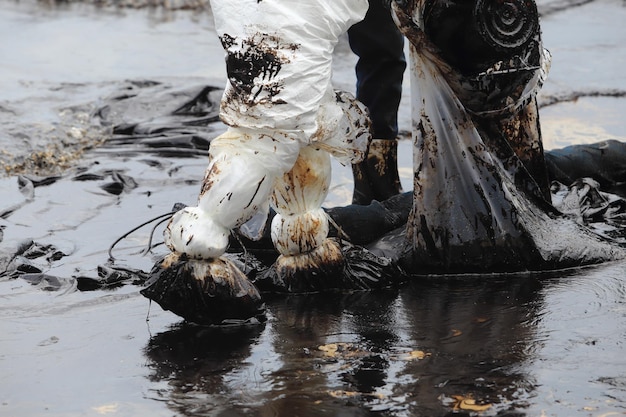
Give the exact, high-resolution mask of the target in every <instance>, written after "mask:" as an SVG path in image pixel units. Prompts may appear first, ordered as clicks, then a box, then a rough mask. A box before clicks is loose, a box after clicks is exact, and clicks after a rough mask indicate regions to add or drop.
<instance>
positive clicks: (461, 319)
mask: <svg viewBox="0 0 626 417" xmlns="http://www.w3.org/2000/svg"><path fill="white" fill-rule="evenodd" d="M561 5H562V6H564V7H563V8H561V7H560V6H561ZM557 6H558V7H557ZM0 9H1V10H0V39H3V40H10V41H3V42H0V56H2V57H11V59H10V60H8V61H7V64H6V65H3V66H1V67H0V89H1V90H0V91H2V92H3V93H2V96H0V144H1V145H2V150H3V152H1V153H2V155H0V161H2V163H3V166H4V167H5V168H9V171H8V173H7V175H6V176H4V177H2V178H0V195H1V196H2V198H1V200H0V213H1V215H0V271H5V272H4V273H2V274H1V275H0V372H1V374H2V375H3V378H2V379H1V380H0V415H3V416H5V415H6V416H20V417H21V416H92V415H93V416H96V415H118V416H138V415H151V416H171V415H180V416H214V415H221V416H238V415H253V416H254V415H259V416H260V415H263V416H266V415H277V416H287V415H302V416H338V415H341V416H372V415H382V416H443V415H449V414H451V415H472V414H473V413H474V414H475V413H477V411H472V409H474V410H483V411H481V412H480V415H503V416H504V415H510V416H513V415H514V416H526V415H527V416H542V415H545V416H617V415H624V414H625V413H626V376H625V370H626V360H625V359H624V357H625V353H626V346H625V342H624V340H626V281H625V279H624V277H625V276H626V264H625V263H623V262H621V263H613V264H606V265H601V266H597V267H593V268H585V269H580V270H571V271H565V272H560V273H554V274H546V275H528V276H516V277H514V276H492V277H487V278H485V279H480V280H471V281H460V280H445V281H433V282H428V281H427V282H415V283H412V284H410V285H408V286H405V287H402V288H399V289H396V290H388V291H378V292H372V293H362V294H359V293H356V294H348V295H339V294H331V295H328V294H324V295H307V296H292V297H287V298H276V299H269V300H268V303H267V306H268V321H267V322H266V323H263V324H251V325H249V326H246V327H231V328H207V327H198V326H193V325H187V324H184V323H182V322H181V320H180V319H179V318H178V317H176V316H174V315H173V314H171V313H169V312H164V311H162V310H161V309H160V308H159V307H158V306H157V305H154V304H153V305H152V306H150V305H149V303H148V301H147V300H146V299H145V298H143V297H142V296H141V295H139V292H138V291H139V289H140V286H139V285H138V284H137V282H136V281H137V280H138V279H139V278H140V276H141V275H140V274H138V273H137V271H141V270H143V271H147V270H149V268H150V267H151V265H152V263H153V262H154V260H155V259H156V258H157V257H158V255H159V254H161V253H163V251H164V249H163V247H162V246H157V247H155V248H154V249H153V250H152V252H150V253H148V254H146V255H144V254H142V252H143V251H144V249H145V248H146V246H147V245H148V239H149V232H150V228H149V227H146V228H142V229H140V230H139V231H138V232H136V233H133V234H131V235H129V236H128V237H127V238H126V239H124V240H122V241H121V242H120V244H119V245H118V246H117V247H116V248H115V249H114V251H113V255H114V257H115V261H114V262H110V261H109V255H108V253H107V251H108V248H109V247H110V245H111V244H112V243H113V242H114V241H115V240H116V239H117V238H118V237H120V236H122V235H123V234H124V233H126V232H127V231H129V230H130V229H131V228H133V227H135V226H137V225H139V224H141V223H143V222H144V221H146V220H148V219H150V218H153V217H155V216H158V215H160V214H162V213H166V212H168V211H170V209H171V208H172V206H173V204H174V203H176V202H183V203H186V204H193V202H194V201H195V199H196V196H197V193H198V190H199V183H200V180H201V178H202V174H203V171H204V168H205V166H206V157H205V154H206V146H207V142H208V141H209V140H210V139H211V138H212V137H214V136H216V135H217V134H218V133H219V132H221V131H222V130H223V128H224V127H223V126H222V125H221V124H220V123H219V122H217V121H212V122H209V123H206V122H205V123H203V124H202V125H201V126H200V127H199V126H197V124H193V123H194V122H197V121H199V120H202V119H203V118H205V119H207V120H209V119H210V120H213V119H211V118H212V117H214V116H215V112H216V107H215V106H211V105H210V103H209V104H207V106H206V108H204V109H203V110H204V116H202V115H200V113H197V114H193V115H187V116H177V117H173V116H172V115H171V112H172V111H173V110H175V109H176V108H177V107H178V106H179V105H180V104H181V103H184V102H185V100H186V99H189V98H190V97H192V96H193V95H194V94H197V93H199V92H200V91H202V88H203V87H204V86H207V85H212V86H216V87H221V85H222V84H223V79H224V72H223V66H222V62H223V61H222V53H221V47H220V46H219V43H218V40H217V39H216V37H215V36H214V32H213V26H212V21H211V16H210V13H209V12H208V11H202V12H197V11H166V10H163V9H143V10H133V9H117V8H107V9H104V10H103V9H99V8H94V7H93V6H91V5H88V4H70V5H60V6H54V7H47V6H45V5H44V4H43V3H35V2H19V3H17V2H13V1H4V0H2V1H0ZM540 10H542V12H543V14H544V17H543V33H544V42H545V45H546V47H548V48H549V49H550V50H551V52H552V53H553V55H554V62H553V67H552V72H551V74H550V77H549V79H548V83H547V84H546V86H545V87H544V90H543V92H542V94H541V102H542V104H543V105H544V107H543V108H542V113H541V118H542V124H543V132H544V138H545V142H546V147H547V148H555V147H560V146H565V145H568V144H575V143H591V142H597V141H600V140H604V139H619V140H622V141H626V134H625V133H624V132H626V122H625V120H624V119H623V117H622V115H623V114H624V112H625V111H626V99H625V98H624V91H625V90H626V73H625V72H624V71H623V68H625V67H626V46H625V45H624V43H623V40H624V39H626V26H624V25H623V22H624V21H626V8H625V7H624V4H623V3H622V2H620V1H616V0H608V1H595V2H591V3H588V4H584V5H581V6H577V7H574V6H571V5H568V4H567V3H557V2H540ZM336 56H337V60H336V63H335V70H336V71H335V80H336V84H337V86H339V87H341V88H344V89H347V90H352V89H353V83H354V77H353V74H352V68H353V65H354V57H353V56H352V55H351V54H350V51H349V48H348V46H347V45H346V43H345V42H343V43H341V44H340V45H339V47H338V50H337V53H336ZM148 81H150V82H148ZM407 87H408V86H407ZM406 94H408V88H407V89H406ZM208 97H210V98H213V99H214V101H215V102H216V101H217V99H218V98H219V91H215V92H213V93H210V94H209V96H208ZM408 106H409V104H408V97H405V100H404V101H403V107H402V112H401V119H400V121H401V129H403V130H405V131H407V130H408V129H409V126H410V120H409V115H410V111H409V109H408ZM94 112H95V113H97V114H99V115H100V116H99V117H97V118H93V117H92V116H93V114H94ZM95 121H98V123H95ZM185 123H187V124H185ZM115 126H117V129H116V130H115V131H114V127H115ZM124 126H125V127H126V130H124V129H122V127H124ZM190 126H193V128H192V127H190ZM131 131H132V132H131ZM129 132H131V133H129ZM401 146H402V147H403V150H404V152H400V155H401V160H400V164H401V165H402V169H401V173H402V177H403V178H402V179H403V186H404V187H405V189H407V190H408V189H410V188H411V183H410V179H411V178H412V173H411V168H410V164H411V157H410V143H409V141H408V140H405V141H402V144H401ZM33 152H34V153H35V154H37V155H39V157H40V159H39V160H38V162H39V163H32V162H28V163H24V161H26V160H27V158H26V157H27V156H28V155H31V154H32V153H33ZM333 169H334V179H333V183H332V192H331V195H330V196H329V199H328V201H327V205H328V206H332V205H339V204H345V203H346V202H347V201H348V200H349V198H350V195H351V178H350V177H351V176H350V173H349V169H348V168H346V167H341V166H340V165H338V164H336V163H335V164H334V165H333ZM160 230H161V229H159V228H158V229H157V232H156V234H155V237H154V240H155V242H159V241H160V240H161V235H160ZM125 269H128V270H130V271H132V272H134V274H127V275H125ZM138 277H139V278H138ZM103 283H108V288H102V286H103ZM96 287H97V288H96ZM147 318H148V319H149V320H148V321H146V319H147ZM463 399H465V401H464V402H463V401H462V400H463ZM472 401H474V402H475V404H472ZM487 406H489V407H487Z"/></svg>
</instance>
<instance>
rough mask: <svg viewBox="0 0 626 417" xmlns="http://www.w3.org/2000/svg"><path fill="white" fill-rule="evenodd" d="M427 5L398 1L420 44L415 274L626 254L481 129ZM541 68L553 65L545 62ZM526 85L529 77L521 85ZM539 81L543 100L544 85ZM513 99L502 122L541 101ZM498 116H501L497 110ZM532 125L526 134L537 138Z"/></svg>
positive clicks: (414, 66)
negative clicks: (568, 211) (564, 212)
mask: <svg viewBox="0 0 626 417" xmlns="http://www.w3.org/2000/svg"><path fill="white" fill-rule="evenodd" d="M425 4H426V2H425V1H416V2H407V3H405V5H404V6H403V7H404V9H402V8H400V6H398V5H397V4H395V13H396V18H397V21H398V22H399V24H400V27H401V29H402V30H403V31H404V33H405V34H406V35H407V37H408V39H409V41H410V42H411V77H412V78H411V100H412V103H413V121H414V122H413V123H414V126H415V127H414V132H413V134H414V141H415V144H414V162H413V163H414V171H415V181H414V201H413V209H412V212H411V213H410V216H409V220H408V225H407V238H408V244H407V246H408V248H407V249H406V253H405V256H404V259H403V264H404V266H405V267H406V268H407V270H408V271H409V272H412V273H431V272H432V273H442V272H443V273H450V272H452V273H455V272H458V273H467V272H481V271H484V272H487V271H489V272H494V271H523V270H529V269H531V270H532V269H550V268H561V267H566V266H572V265H580V264H586V263H594V262H601V261H606V260H611V259H617V258H621V257H623V256H624V252H623V250H622V249H620V248H619V247H614V246H613V245H611V244H610V243H608V242H605V241H603V240H601V239H600V238H598V237H596V236H595V235H594V234H592V233H591V232H589V231H588V230H586V229H585V228H584V227H581V226H580V225H578V224H577V223H575V222H573V221H572V220H570V219H568V218H565V217H563V216H561V215H560V214H559V213H558V212H557V211H556V210H555V209H554V208H553V207H552V206H551V204H550V203H549V202H548V201H545V200H544V199H543V198H542V194H543V195H545V194H546V193H544V192H543V191H542V190H540V185H539V184H538V183H537V182H534V181H533V179H534V178H533V175H532V174H534V173H533V172H528V169H527V167H526V165H525V163H524V162H523V161H522V160H520V158H519V157H518V155H517V154H516V152H515V150H514V149H513V148H514V146H513V145H511V144H508V143H506V141H508V140H510V139H512V136H513V135H512V134H510V132H508V131H507V130H506V129H501V130H497V129H496V130H485V129H482V128H481V127H482V126H484V125H485V123H484V122H483V121H481V120H480V117H482V116H477V115H476V111H472V112H470V111H468V110H467V108H466V106H465V104H464V103H463V102H462V99H460V97H459V94H458V93H459V91H458V88H459V85H461V84H459V83H457V81H458V80H459V79H463V77H464V76H463V75H459V74H458V73H459V72H460V71H459V70H457V69H455V68H452V67H450V65H449V64H448V63H447V62H445V61H444V60H443V59H442V58H441V56H440V55H439V54H438V49H437V48H436V47H434V46H433V44H432V43H431V42H430V40H429V39H428V37H427V34H426V33H425V32H424V30H423V28H421V27H420V26H419V24H420V23H422V24H423V15H422V14H423V9H424V7H425ZM539 48H540V45H539ZM536 71H537V72H542V71H545V69H544V68H542V67H541V66H539V67H538V68H537V69H536ZM539 78H541V77H539ZM527 79H528V77H527V76H526V74H524V78H523V80H522V83H521V84H520V87H525V86H524V83H526V82H528V81H526V80H527ZM531 80H535V81H533V82H535V83H536V85H535V88H534V93H533V94H536V90H537V89H538V88H539V87H540V86H541V83H537V82H536V78H532V77H531ZM453 86H454V87H455V88H453ZM526 87H527V86H526ZM526 89H527V88H525V90H526ZM495 93H498V91H497V90H494V94H495ZM512 100H513V101H514V100H518V101H520V103H519V104H518V105H513V106H508V108H507V109H503V113H502V115H500V114H495V117H496V118H498V117H500V118H502V119H510V118H511V117H512V118H515V117H518V114H519V113H514V114H513V115H511V114H510V112H511V111H514V112H519V111H520V110H521V109H523V108H524V107H525V106H527V105H534V102H533V101H532V100H533V97H532V95H531V96H530V97H528V96H523V95H522V96H519V97H511V100H509V101H512ZM529 100H530V101H529ZM504 102H506V100H505V101H504ZM529 103H530V104H529ZM489 116H490V117H493V116H494V112H493V110H492V109H490V110H489ZM523 123H524V121H521V122H520V123H519V125H518V127H519V130H520V131H522V130H525V131H527V132H532V128H528V129H525V126H524V125H523ZM537 134H538V133H537ZM481 135H482V136H481ZM489 135H491V136H489ZM493 135H500V136H499V137H493ZM527 139H528V140H529V141H531V140H534V141H537V140H538V137H537V136H536V135H535V136H534V137H532V136H528V138H527ZM507 148H508V149H507ZM541 157H542V154H541Z"/></svg>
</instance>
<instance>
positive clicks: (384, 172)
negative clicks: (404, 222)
mask: <svg viewBox="0 0 626 417" xmlns="http://www.w3.org/2000/svg"><path fill="white" fill-rule="evenodd" d="M352 174H353V176H354V192H353V194H352V204H360V205H368V204H370V203H371V202H372V200H377V201H384V200H386V199H388V198H389V197H393V196H394V195H396V194H400V193H401V192H402V186H401V185H400V176H399V175H398V140H397V139H373V140H372V142H371V143H370V146H369V150H368V152H367V156H366V157H365V159H364V160H363V161H362V162H359V163H358V164H354V165H352Z"/></svg>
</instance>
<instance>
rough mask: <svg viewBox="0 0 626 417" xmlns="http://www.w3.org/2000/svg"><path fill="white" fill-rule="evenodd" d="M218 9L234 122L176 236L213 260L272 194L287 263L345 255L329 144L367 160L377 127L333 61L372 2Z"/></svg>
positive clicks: (316, 0) (176, 247) (348, 157)
mask: <svg viewBox="0 0 626 417" xmlns="http://www.w3.org/2000/svg"><path fill="white" fill-rule="evenodd" d="M211 7H212V12H213V15H214V18H215V25H216V30H217V32H218V35H219V37H220V40H221V42H222V45H223V47H224V50H225V52H226V68H227V74H228V83H227V86H226V89H225V92H224V96H223V99H222V103H221V112H220V116H221V119H222V120H223V121H224V123H226V124H227V125H228V126H229V127H228V130H227V131H226V132H225V133H224V134H222V135H221V136H219V137H217V138H215V139H214V140H213V141H212V142H211V145H210V151H209V156H210V164H209V167H208V168H207V172H206V176H205V179H204V183H203V187H202V191H201V193H200V196H199V199H198V204H197V206H195V207H187V208H185V209H183V210H181V211H180V212H178V213H176V214H175V215H174V216H173V218H172V220H171V221H170V223H169V225H168V227H167V229H166V232H165V241H166V244H167V245H168V247H169V248H170V249H171V250H172V251H173V252H174V253H177V254H181V255H185V256H186V257H188V258H190V259H196V260H204V261H208V262H212V261H213V260H215V259H218V258H220V256H221V255H222V254H223V253H224V252H225V251H226V249H227V246H228V241H229V235H230V233H231V230H233V229H234V228H237V227H240V226H242V225H244V224H245V223H247V222H248V221H249V220H250V219H252V218H253V217H254V216H255V215H257V216H261V217H262V215H263V214H264V213H267V212H268V208H269V204H270V200H271V204H272V206H273V208H274V209H275V210H276V212H277V215H276V217H275V218H274V219H273V221H272V240H273V242H274V244H275V247H276V249H277V250H278V251H279V253H280V254H281V256H280V258H279V260H278V261H277V268H278V269H281V268H287V269H289V268H293V267H295V268H304V269H306V268H309V267H311V263H312V262H313V263H315V262H318V261H319V259H320V257H321V258H323V259H333V258H335V257H337V256H339V257H340V256H341V254H340V251H339V248H338V246H337V245H336V244H333V243H334V242H329V241H328V240H327V233H328V219H327V216H326V214H325V213H324V211H323V210H322V209H321V204H322V202H323V201H324V199H325V197H326V193H327V191H328V186H329V181H330V162H329V152H331V153H333V154H334V155H335V156H338V157H340V158H342V159H343V161H344V162H345V163H354V162H358V161H359V160H361V159H362V158H363V156H364V153H365V151H366V149H367V145H368V140H369V136H370V133H369V122H368V118H367V116H366V111H365V108H364V106H362V105H361V104H360V103H358V102H357V101H356V100H354V99H353V98H352V97H350V96H349V95H347V94H340V93H337V92H335V91H334V90H333V88H332V86H331V59H332V53H333V49H334V47H335V45H336V43H337V41H338V38H339V36H341V35H342V34H343V33H345V31H346V30H347V29H348V28H349V27H350V26H351V25H353V24H354V23H356V22H358V21H360V20H361V19H362V18H363V17H364V16H365V13H366V11H367V8H368V1H367V0H307V1H306V2H298V4H297V5H296V4H294V2H293V1H292V0H245V1H232V0H212V1H211ZM259 223H263V222H262V221H261V222H259ZM249 225H250V223H248V226H249ZM248 229H250V227H248ZM313 258H315V261H310V260H311V259H313Z"/></svg>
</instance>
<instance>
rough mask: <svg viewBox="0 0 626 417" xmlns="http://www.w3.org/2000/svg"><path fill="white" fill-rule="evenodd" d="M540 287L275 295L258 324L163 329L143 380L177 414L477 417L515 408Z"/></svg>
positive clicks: (524, 384) (520, 404)
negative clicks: (467, 405)
mask: <svg viewBox="0 0 626 417" xmlns="http://www.w3.org/2000/svg"><path fill="white" fill-rule="evenodd" d="M542 286H543V284H541V282H540V281H539V279H538V278H537V277H536V276H525V277H516V278H511V277H508V278H504V277H493V279H489V280H488V281H486V280H480V281H479V280H477V281H474V280H472V281H470V282H464V281H456V280H451V281H441V282H432V281H425V282H415V283H413V284H411V285H409V286H407V287H405V288H402V289H400V290H389V291H379V292H371V293H354V294H348V295H340V294H314V295H303V296H290V297H286V298H277V299H274V300H271V301H269V302H268V307H269V312H270V317H269V320H268V322H267V323H266V324H263V325H251V326H250V327H245V328H224V329H220V328H206V327H195V326H189V325H187V326H182V327H175V328H172V329H170V330H168V331H166V332H164V333H160V334H157V335H155V336H154V337H152V338H151V340H150V342H149V344H148V346H147V347H146V355H147V357H148V358H149V360H150V362H149V367H150V368H151V369H152V370H153V372H152V375H151V378H152V380H153V381H155V382H156V381H168V383H169V384H168V388H167V389H166V390H164V391H160V392H158V393H155V399H160V400H164V401H166V402H167V404H168V406H169V407H170V408H171V409H172V410H174V411H177V412H181V413H183V414H184V415H222V414H220V411H224V412H226V410H228V414H224V415H229V416H230V415H244V414H245V415H249V414H250V413H253V415H263V416H265V415H277V416H286V415H305V416H337V415H342V416H344V415H346V416H348V415H350V416H352V415H354V416H366V415H375V414H376V415H378V413H380V412H382V413H383V414H390V415H407V416H408V415H410V416H420V415H423V416H433V415H446V414H447V413H449V412H452V411H454V403H455V398H456V399H458V397H465V398H469V399H472V400H474V402H475V403H476V405H491V406H490V407H489V408H487V407H484V408H486V412H487V413H488V414H496V413H499V412H504V411H505V410H508V409H510V408H512V409H516V410H522V411H523V410H524V408H525V407H526V401H527V400H528V398H529V397H530V396H532V395H533V391H534V389H535V381H534V380H533V377H532V376H531V375H528V374H527V372H526V371H525V370H526V369H527V368H528V366H529V363H530V362H532V360H533V357H534V353H535V352H534V350H535V349H536V347H537V346H536V344H537V335H536V325H537V322H538V321H539V320H540V314H541V311H542V308H543V307H542V303H543V297H542V296H541V294H542V292H541V291H540V290H541V288H542ZM457 402H458V401H457ZM456 411H459V412H467V413H469V412H471V410H456Z"/></svg>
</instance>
